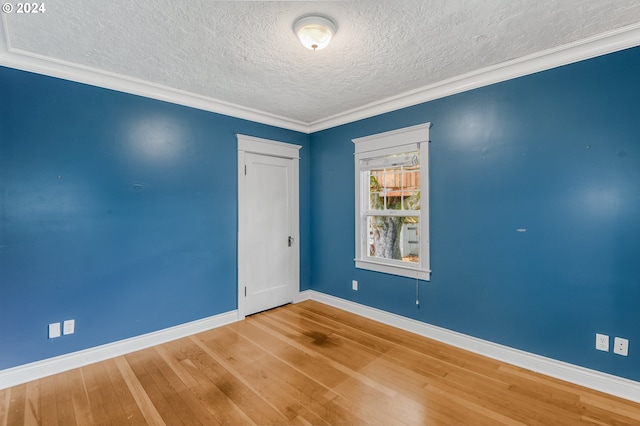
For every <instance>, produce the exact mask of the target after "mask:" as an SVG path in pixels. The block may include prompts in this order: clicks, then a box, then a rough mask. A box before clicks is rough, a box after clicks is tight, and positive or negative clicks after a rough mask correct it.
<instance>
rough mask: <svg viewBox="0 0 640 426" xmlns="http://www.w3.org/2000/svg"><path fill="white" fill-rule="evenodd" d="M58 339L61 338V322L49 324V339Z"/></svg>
mask: <svg viewBox="0 0 640 426" xmlns="http://www.w3.org/2000/svg"><path fill="white" fill-rule="evenodd" d="M56 337H60V323H59V322H54V323H53V324H49V339H55V338H56Z"/></svg>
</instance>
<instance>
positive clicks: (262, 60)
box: [4, 0, 640, 124]
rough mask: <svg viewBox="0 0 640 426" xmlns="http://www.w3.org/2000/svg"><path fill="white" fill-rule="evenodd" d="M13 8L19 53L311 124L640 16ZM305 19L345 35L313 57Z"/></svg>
mask: <svg viewBox="0 0 640 426" xmlns="http://www.w3.org/2000/svg"><path fill="white" fill-rule="evenodd" d="M45 5H46V8H47V10H46V12H45V13H42V14H33V15H24V14H22V15H20V14H16V13H15V12H14V13H11V14H5V15H4V18H5V31H6V35H7V43H8V45H9V48H10V49H12V50H14V51H15V49H19V50H20V51H24V52H27V53H33V54H37V55H43V56H46V57H49V58H53V59H56V60H63V61H67V62H70V63H73V64H77V65H81V66H84V67H90V68H94V69H99V70H103V71H107V72H112V73H116V74H120V75H125V76H129V77H134V78H137V79H141V80H145V81H148V82H152V83H155V84H160V85H164V86H168V87H171V88H175V89H180V90H184V91H187V92H191V93H194V94H198V95H202V96H205V97H207V98H212V99H215V100H217V101H222V102H226V103H231V104H234V105H238V106H242V107H247V108H253V109H256V110H259V111H262V112H266V113H269V114H275V115H278V116H282V117H286V118H288V119H292V120H296V121H298V122H301V123H306V124H309V123H313V122H316V121H318V120H321V119H325V118H327V117H331V116H333V115H336V114H340V113H343V112H345V111H348V110H351V109H354V108H358V107H361V106H363V105H367V104H370V103H372V102H376V101H380V100H382V99H385V98H388V97H391V96H394V95H398V94H401V93H403V92H407V91H411V90H415V89H418V88H421V87H424V86H428V85H430V84H434V83H436V82H439V81H443V80H446V79H449V78H452V77H456V76H459V75H462V74H465V73H468V72H471V71H474V70H477V69H481V68H485V67H488V66H492V65H495V64H499V63H502V62H505V61H508V60H511V59H515V58H519V57H522V56H526V55H530V54H533V53H536V52H539V51H543V50H546V49H550V48H554V47H556V46H560V45H563V44H567V43H570V42H574V41H578V40H581V39H585V38H587V37H591V36H594V35H598V34H601V33H604V32H606V31H609V30H613V29H617V28H620V27H623V26H626V25H631V24H635V23H638V22H640V1H638V0H482V1H480V0H475V1H474V0H384V1H382V0H381V1H373V0H369V1H366V0H362V1H333V2H317V1H315V2H314V1H300V2H294V1H211V0H188V1H186V0H185V1H179V0H137V1H130V0H110V1H98V0H91V1H90V0H59V1H53V2H46V3H45ZM309 13H320V14H324V15H326V16H329V17H331V18H332V19H333V20H334V21H335V22H336V23H337V24H338V32H337V34H336V35H335V37H334V40H333V41H332V43H331V44H330V45H329V47H327V48H326V49H325V50H322V51H317V52H313V51H309V50H307V49H305V48H304V47H302V45H301V44H300V43H299V42H298V40H297V39H296V38H295V36H294V34H293V31H292V25H293V22H294V21H295V19H296V18H298V17H300V16H301V15H305V14H309Z"/></svg>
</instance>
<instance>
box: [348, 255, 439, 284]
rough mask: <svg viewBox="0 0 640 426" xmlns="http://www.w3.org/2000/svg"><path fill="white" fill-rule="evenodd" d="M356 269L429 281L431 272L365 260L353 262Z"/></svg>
mask: <svg viewBox="0 0 640 426" xmlns="http://www.w3.org/2000/svg"><path fill="white" fill-rule="evenodd" d="M355 262H356V268H358V269H367V270H369V271H375V272H382V273H384V274H391V275H398V276H401V277H408V278H416V279H419V280H424V281H430V280H431V271H425V270H424V269H420V268H412V267H408V266H397V265H388V264H383V263H380V262H371V261H367V260H358V259H356V260H355Z"/></svg>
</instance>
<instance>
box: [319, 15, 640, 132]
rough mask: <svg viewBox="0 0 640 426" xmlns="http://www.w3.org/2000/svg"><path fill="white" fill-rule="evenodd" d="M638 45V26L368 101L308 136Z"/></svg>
mask: <svg viewBox="0 0 640 426" xmlns="http://www.w3.org/2000/svg"><path fill="white" fill-rule="evenodd" d="M638 45H640V23H637V24H633V25H629V26H626V27H622V28H618V29H616V30H613V31H608V32H606V33H602V34H599V35H597V36H594V37H589V38H586V39H583V40H578V41H575V42H573V43H568V44H564V45H562V46H558V47H554V48H553V49H548V50H543V51H541V52H537V53H534V54H531V55H527V56H523V57H521V58H517V59H513V60H511V61H507V62H502V63H500V64H497V65H493V66H490V67H486V68H482V69H479V70H476V71H472V72H470V73H467V74H462V75H460V76H457V77H453V78H449V79H447V80H443V81H439V82H437V83H434V84H431V85H428V86H425V87H422V88H419V89H415V90H411V91H408V92H404V93H400V94H398V95H395V96H391V97H388V98H386V99H382V100H380V101H376V102H371V103H369V104H366V105H362V106H360V107H357V108H353V109H350V110H347V111H344V112H342V113H340V114H336V115H333V116H330V117H327V118H323V119H320V120H317V121H314V122H312V123H309V133H313V132H318V131H320V130H325V129H329V128H331V127H336V126H340V125H342V124H346V123H351V122H354V121H357V120H362V119H365V118H369V117H373V116H376V115H380V114H384V113H387V112H391V111H396V110H399V109H401V108H406V107H409V106H413V105H418V104H421V103H424V102H428V101H432V100H435V99H439V98H444V97H446V96H450V95H455V94H457V93H461V92H466V91H468V90H473V89H477V88H479V87H483V86H488V85H491V84H494V83H499V82H501V81H506V80H511V79H514V78H518V77H523V76H525V75H529V74H534V73H536V72H540V71H545V70H548V69H551V68H556V67H560V66H563V65H568V64H571V63H574V62H579V61H583V60H585V59H590V58H595V57H597V56H601V55H606V54H608V53H613V52H617V51H619V50H624V49H628V48H631V47H635V46H638Z"/></svg>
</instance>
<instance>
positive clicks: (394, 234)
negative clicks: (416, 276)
mask: <svg viewBox="0 0 640 426" xmlns="http://www.w3.org/2000/svg"><path fill="white" fill-rule="evenodd" d="M419 229H420V227H419V224H418V217H417V216H400V217H397V216H369V217H367V230H368V233H369V256H372V257H378V258H382V259H393V260H401V261H403V262H411V263H418V262H420V234H419Z"/></svg>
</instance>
